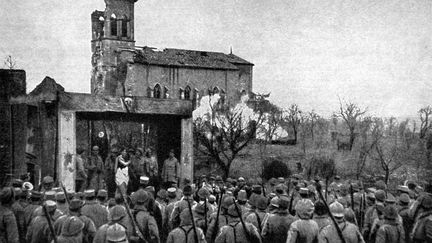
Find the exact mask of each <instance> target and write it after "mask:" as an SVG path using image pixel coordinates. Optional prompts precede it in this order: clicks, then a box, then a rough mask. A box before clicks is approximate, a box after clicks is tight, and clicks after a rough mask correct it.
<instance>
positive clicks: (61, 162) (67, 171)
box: [57, 111, 76, 191]
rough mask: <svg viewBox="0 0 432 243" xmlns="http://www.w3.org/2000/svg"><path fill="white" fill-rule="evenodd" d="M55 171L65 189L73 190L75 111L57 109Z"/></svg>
mask: <svg viewBox="0 0 432 243" xmlns="http://www.w3.org/2000/svg"><path fill="white" fill-rule="evenodd" d="M58 116H59V124H58V132H59V134H58V138H59V140H58V143H59V145H58V148H59V151H58V155H57V156H58V160H57V161H58V162H57V163H58V165H57V173H58V179H59V182H61V183H62V184H63V185H64V186H65V188H66V190H67V191H75V168H76V167H75V154H76V113H75V111H59V114H58Z"/></svg>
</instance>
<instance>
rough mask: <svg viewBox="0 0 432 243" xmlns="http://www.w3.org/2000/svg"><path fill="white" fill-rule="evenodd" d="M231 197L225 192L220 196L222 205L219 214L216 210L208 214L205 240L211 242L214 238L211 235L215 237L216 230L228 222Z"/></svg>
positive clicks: (231, 202)
mask: <svg viewBox="0 0 432 243" xmlns="http://www.w3.org/2000/svg"><path fill="white" fill-rule="evenodd" d="M233 198H234V197H233V196H229V195H226V194H225V195H224V197H223V198H222V205H221V211H220V214H219V216H218V214H217V213H218V212H217V211H216V212H214V213H212V214H211V215H210V217H209V221H208V223H209V224H208V227H207V233H206V240H207V242H213V240H214V238H212V237H215V236H216V233H217V232H218V230H219V229H221V228H222V227H223V226H225V225H227V224H228V208H229V206H231V205H232V204H233V203H234V201H233ZM216 219H217V222H216Z"/></svg>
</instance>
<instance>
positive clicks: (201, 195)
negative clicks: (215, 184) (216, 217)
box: [198, 187, 210, 199]
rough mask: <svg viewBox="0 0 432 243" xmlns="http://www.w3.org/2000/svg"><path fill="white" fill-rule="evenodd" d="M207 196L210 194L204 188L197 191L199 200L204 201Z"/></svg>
mask: <svg viewBox="0 0 432 243" xmlns="http://www.w3.org/2000/svg"><path fill="white" fill-rule="evenodd" d="M209 195H210V192H209V191H208V190H207V189H205V188H204V187H201V188H200V189H199V190H198V197H199V198H200V199H205V198H207V197H208V196H209Z"/></svg>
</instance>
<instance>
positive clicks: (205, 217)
mask: <svg viewBox="0 0 432 243" xmlns="http://www.w3.org/2000/svg"><path fill="white" fill-rule="evenodd" d="M207 210H208V209H207V198H206V199H205V201H204V232H207Z"/></svg>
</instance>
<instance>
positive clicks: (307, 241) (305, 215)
mask: <svg viewBox="0 0 432 243" xmlns="http://www.w3.org/2000/svg"><path fill="white" fill-rule="evenodd" d="M295 210H296V214H297V217H298V219H297V220H296V221H294V222H293V223H292V224H291V226H290V228H289V230H288V238H287V241H286V242H287V243H294V242H304V243H312V242H315V241H316V240H317V238H318V224H317V223H316V222H315V221H314V220H312V215H313V212H314V204H313V203H312V201H311V200H309V199H301V200H299V201H298V202H297V204H296V206H295Z"/></svg>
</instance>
